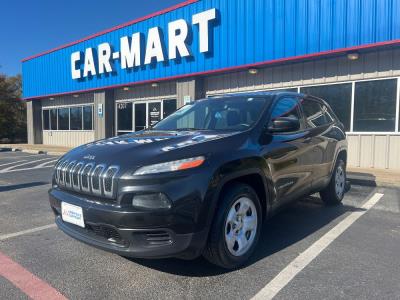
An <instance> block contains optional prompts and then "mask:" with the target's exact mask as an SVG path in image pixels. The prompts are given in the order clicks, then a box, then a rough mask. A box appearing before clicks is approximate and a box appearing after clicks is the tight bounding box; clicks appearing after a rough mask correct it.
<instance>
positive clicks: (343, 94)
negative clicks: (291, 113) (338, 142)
mask: <svg viewBox="0 0 400 300" xmlns="http://www.w3.org/2000/svg"><path fill="white" fill-rule="evenodd" d="M300 92H301V93H304V94H308V95H311V96H315V97H318V98H321V99H323V100H325V101H326V102H328V104H329V105H330V106H331V107H332V109H333V111H334V113H335V114H336V115H337V117H338V118H339V120H340V121H341V122H342V123H343V125H344V128H345V130H346V131H350V122H351V83H345V84H332V85H320V86H308V87H303V88H301V89H300Z"/></svg>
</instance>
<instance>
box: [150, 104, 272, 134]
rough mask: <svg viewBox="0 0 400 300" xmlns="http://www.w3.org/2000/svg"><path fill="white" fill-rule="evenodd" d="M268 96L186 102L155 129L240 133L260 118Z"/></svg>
mask: <svg viewBox="0 0 400 300" xmlns="http://www.w3.org/2000/svg"><path fill="white" fill-rule="evenodd" d="M269 100H270V97H265V98H259V97H225V98H209V99H205V100H199V101H196V102H194V103H190V104H187V105H185V106H184V107H182V108H181V109H179V110H177V111H176V112H175V113H173V114H172V115H170V116H169V117H167V118H165V119H164V120H162V121H160V122H159V123H157V124H156V125H155V126H154V127H153V129H155V130H227V131H243V130H246V129H248V128H250V127H252V126H253V125H254V124H255V122H257V120H258V119H259V118H260V116H261V114H262V112H263V110H264V107H265V105H266V103H269V102H270V101H269Z"/></svg>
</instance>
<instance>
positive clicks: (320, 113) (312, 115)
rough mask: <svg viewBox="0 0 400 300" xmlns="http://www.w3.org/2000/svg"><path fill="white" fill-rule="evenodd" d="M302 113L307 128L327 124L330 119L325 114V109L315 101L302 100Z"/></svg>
mask: <svg viewBox="0 0 400 300" xmlns="http://www.w3.org/2000/svg"><path fill="white" fill-rule="evenodd" d="M302 103H303V111H304V116H305V118H306V123H307V126H308V127H311V128H313V127H318V126H322V125H326V124H329V123H330V122H331V121H332V118H331V117H330V116H329V114H326V112H327V109H326V107H324V106H323V105H322V104H320V103H319V102H317V101H313V100H309V99H303V101H302Z"/></svg>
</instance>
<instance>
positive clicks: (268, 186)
mask: <svg viewBox="0 0 400 300" xmlns="http://www.w3.org/2000/svg"><path fill="white" fill-rule="evenodd" d="M243 165H245V166H246V167H245V168H243ZM249 165H252V166H251V167H248V166H249ZM247 175H259V176H260V177H261V179H262V182H263V186H264V191H265V195H266V208H265V209H266V211H265V212H264V215H265V219H264V220H263V221H265V220H266V219H268V217H269V215H270V214H271V206H272V205H271V204H272V199H273V197H274V196H273V190H274V189H273V186H272V181H271V179H270V178H271V172H270V170H269V167H268V166H267V165H266V164H265V162H263V159H262V158H261V157H249V158H244V159H238V160H235V161H230V162H227V163H225V164H223V165H222V166H220V167H219V168H218V169H217V170H216V171H215V172H214V175H213V177H212V179H211V181H210V189H212V190H213V192H212V199H211V203H210V209H209V212H208V218H207V220H208V221H207V228H208V230H209V229H210V227H211V223H212V221H213V219H214V218H213V217H214V215H215V212H216V210H217V207H218V204H219V198H220V194H221V191H222V188H223V187H224V186H225V185H226V184H227V183H228V182H230V181H233V180H235V179H237V178H240V177H243V176H247Z"/></svg>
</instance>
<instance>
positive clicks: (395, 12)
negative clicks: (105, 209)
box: [23, 0, 400, 169]
mask: <svg viewBox="0 0 400 300" xmlns="http://www.w3.org/2000/svg"><path fill="white" fill-rule="evenodd" d="M269 90H287V91H297V92H302V93H307V94H312V95H315V96H318V97H321V98H323V99H325V100H326V101H327V102H328V103H330V105H331V106H332V108H333V110H334V111H335V112H336V114H337V115H338V117H339V118H340V119H341V121H342V122H343V124H344V125H345V127H346V132H347V135H348V141H349V155H348V162H349V164H350V165H352V166H358V167H365V168H384V169H385V168H386V169H400V128H399V123H400V112H399V109H400V101H399V99H400V0H363V1H360V0H325V1H319V0H189V1H185V2H183V3H180V4H178V5H175V6H174V7H171V8H168V9H165V10H163V11H160V12H155V13H153V14H151V15H149V16H143V17H141V18H139V19H137V20H133V21H131V22H128V23H125V24H122V25H119V26H116V27H114V28H111V29H108V30H105V31H102V32H99V33H96V34H94V35H92V36H89V37H86V38H83V39H81V40H79V41H75V42H72V43H69V44H67V45H63V46H60V47H58V48H56V49H51V50H49V51H46V52H44V53H41V54H38V55H35V56H32V57H29V58H26V59H24V60H23V94H24V99H25V100H26V101H27V108H28V109H27V114H28V115H27V121H28V142H29V143H31V144H47V145H60V146H71V147H72V146H77V145H80V144H83V143H87V142H91V141H94V140H98V139H102V138H107V137H112V136H116V135H120V134H125V133H129V132H133V131H138V130H142V129H144V128H146V127H148V126H151V125H152V124H154V123H156V122H158V121H159V120H160V119H162V118H165V117H166V116H168V115H169V114H171V113H172V112H174V111H175V110H176V109H178V108H179V107H181V106H183V105H185V104H186V103H188V102H191V101H194V100H196V99H200V98H205V97H210V96H215V95H222V94H227V93H242V92H250V91H269Z"/></svg>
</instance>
